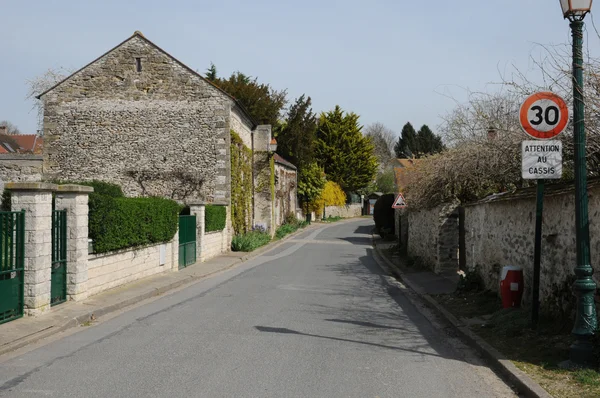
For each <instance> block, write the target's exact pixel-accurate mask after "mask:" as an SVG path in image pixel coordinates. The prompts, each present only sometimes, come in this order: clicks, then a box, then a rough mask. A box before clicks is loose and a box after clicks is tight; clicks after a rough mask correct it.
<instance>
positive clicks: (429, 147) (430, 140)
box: [417, 124, 444, 157]
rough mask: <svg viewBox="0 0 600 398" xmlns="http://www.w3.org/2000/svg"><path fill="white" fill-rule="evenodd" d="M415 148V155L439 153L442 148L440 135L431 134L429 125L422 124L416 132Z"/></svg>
mask: <svg viewBox="0 0 600 398" xmlns="http://www.w3.org/2000/svg"><path fill="white" fill-rule="evenodd" d="M417 148H418V151H419V152H418V156H417V157H422V156H424V155H433V154H434V153H440V152H442V151H443V150H444V144H443V143H442V137H440V136H439V135H435V134H433V131H431V129H430V128H429V126H427V125H426V124H424V125H423V126H422V127H421V128H420V129H419V132H418V133H417Z"/></svg>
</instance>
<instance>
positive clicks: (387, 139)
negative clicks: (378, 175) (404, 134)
mask: <svg viewBox="0 0 600 398" xmlns="http://www.w3.org/2000/svg"><path fill="white" fill-rule="evenodd" d="M365 135H366V136H367V137H369V138H371V141H372V142H373V145H375V156H376V157H377V161H378V162H379V166H380V169H384V168H385V166H386V165H388V164H389V162H390V161H391V160H392V159H393V158H394V142H395V141H396V134H395V133H394V132H393V131H392V130H390V129H389V128H387V127H386V126H384V125H383V124H382V123H373V124H371V125H370V126H368V127H367V128H366V130H365Z"/></svg>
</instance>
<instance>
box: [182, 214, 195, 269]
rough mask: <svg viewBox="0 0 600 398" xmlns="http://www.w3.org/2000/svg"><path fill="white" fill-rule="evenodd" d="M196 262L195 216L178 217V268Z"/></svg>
mask: <svg viewBox="0 0 600 398" xmlns="http://www.w3.org/2000/svg"><path fill="white" fill-rule="evenodd" d="M195 262H196V216H179V268H185V267H187V266H188V265H191V264H194V263H195Z"/></svg>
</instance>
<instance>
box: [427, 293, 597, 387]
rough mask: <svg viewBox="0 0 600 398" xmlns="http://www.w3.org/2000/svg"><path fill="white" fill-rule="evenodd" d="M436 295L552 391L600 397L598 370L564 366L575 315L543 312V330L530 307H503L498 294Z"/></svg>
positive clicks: (442, 302) (458, 316) (517, 365)
mask: <svg viewBox="0 0 600 398" xmlns="http://www.w3.org/2000/svg"><path fill="white" fill-rule="evenodd" d="M434 298H435V299H436V301H437V302H438V303H440V304H441V305H443V306H444V307H445V308H446V309H447V310H448V311H450V312H451V313H452V314H453V315H455V316H456V317H457V318H459V319H461V320H462V321H463V322H465V324H467V325H469V328H470V329H471V330H472V331H473V332H474V333H476V334H477V335H479V336H480V337H482V338H483V339H484V340H485V341H487V342H488V343H489V344H491V345H492V346H493V347H494V348H496V349H497V350H498V351H500V352H501V353H502V354H503V355H504V356H505V357H506V358H507V359H510V360H511V361H512V362H513V363H514V364H515V366H516V367H517V368H519V369H520V370H522V371H523V372H525V373H527V374H528V375H529V376H530V377H531V378H532V379H533V380H535V381H536V382H537V383H538V384H539V385H540V386H542V387H543V388H544V389H545V390H546V391H548V392H549V393H550V394H551V395H552V396H554V397H556V398H575V397H577V398H592V397H594V398H595V397H600V373H599V372H598V371H597V369H580V370H564V369H561V368H559V366H558V365H559V363H560V362H562V361H564V360H565V359H568V358H569V346H570V345H571V343H572V342H573V339H572V337H571V335H570V328H571V326H572V324H573V322H572V321H571V320H568V319H567V320H565V319H552V318H548V317H545V318H544V317H542V318H541V319H540V323H539V327H538V329H537V330H532V328H531V313H530V309H529V308H521V309H502V308H501V303H500V300H499V298H498V297H497V295H496V294H494V293H490V292H459V293H455V294H452V295H438V296H435V297H434Z"/></svg>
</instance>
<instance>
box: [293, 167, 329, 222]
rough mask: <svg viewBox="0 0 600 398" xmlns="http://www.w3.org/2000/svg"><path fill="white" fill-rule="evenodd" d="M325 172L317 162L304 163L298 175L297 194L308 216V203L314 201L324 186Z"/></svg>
mask: <svg viewBox="0 0 600 398" xmlns="http://www.w3.org/2000/svg"><path fill="white" fill-rule="evenodd" d="M326 182H327V180H326V179H325V172H324V171H323V169H322V168H321V167H319V165H318V164H317V163H311V164H308V165H306V166H305V167H304V168H303V169H301V170H300V175H299V176H298V195H299V196H300V197H301V198H302V199H303V205H304V206H305V211H306V216H307V218H308V213H309V203H311V202H314V201H315V200H316V199H317V198H318V197H319V195H321V191H322V190H323V188H324V187H325V183H326Z"/></svg>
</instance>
